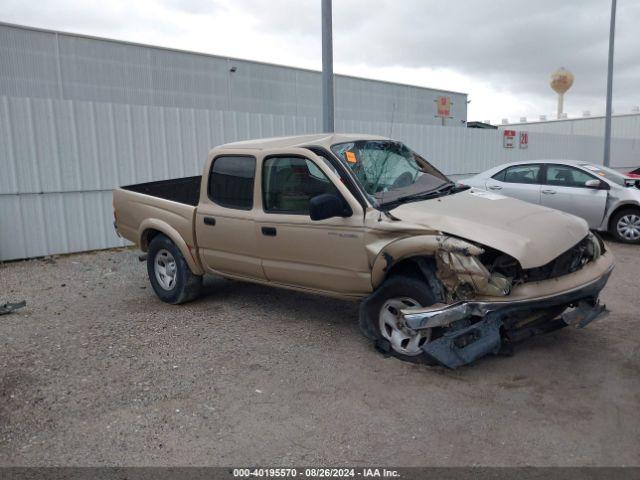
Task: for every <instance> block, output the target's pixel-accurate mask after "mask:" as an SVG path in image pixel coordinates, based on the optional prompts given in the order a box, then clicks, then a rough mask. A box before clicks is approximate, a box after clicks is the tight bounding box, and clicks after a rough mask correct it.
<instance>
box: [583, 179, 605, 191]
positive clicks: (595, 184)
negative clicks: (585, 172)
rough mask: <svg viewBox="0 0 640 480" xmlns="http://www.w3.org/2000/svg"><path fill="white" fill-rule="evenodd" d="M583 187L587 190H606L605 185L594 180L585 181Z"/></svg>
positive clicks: (600, 181)
mask: <svg viewBox="0 0 640 480" xmlns="http://www.w3.org/2000/svg"><path fill="white" fill-rule="evenodd" d="M584 186H585V187H587V188H595V189H596V190H608V189H607V186H608V185H607V184H605V183H604V182H603V181H602V180H596V179H595V178H594V179H593V180H587V181H586V182H584Z"/></svg>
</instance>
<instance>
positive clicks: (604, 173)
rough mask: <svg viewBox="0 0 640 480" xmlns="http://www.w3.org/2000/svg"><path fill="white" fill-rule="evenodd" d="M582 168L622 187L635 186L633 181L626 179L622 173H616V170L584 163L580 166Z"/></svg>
mask: <svg viewBox="0 0 640 480" xmlns="http://www.w3.org/2000/svg"><path fill="white" fill-rule="evenodd" d="M580 166H581V167H582V168H585V169H587V170H589V171H590V172H591V173H595V174H596V175H598V176H600V177H604V178H606V179H607V180H609V181H611V182H613V183H616V184H618V185H620V186H622V187H625V186H627V185H629V184H630V183H631V184H633V180H631V179H630V178H629V177H626V176H625V175H623V174H622V173H620V172H616V171H615V170H613V169H611V168H607V167H603V166H602V165H592V164H590V163H582V164H580Z"/></svg>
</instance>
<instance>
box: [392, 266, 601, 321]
mask: <svg viewBox="0 0 640 480" xmlns="http://www.w3.org/2000/svg"><path fill="white" fill-rule="evenodd" d="M592 267H594V268H597V269H598V270H600V272H595V273H598V275H597V276H595V277H593V276H592V278H591V279H589V280H587V281H586V282H585V283H580V284H578V285H572V286H570V287H569V288H568V289H566V290H561V291H560V292H558V293H555V294H550V295H541V296H532V297H523V296H517V295H515V296H514V297H515V298H513V299H508V298H503V299H500V300H489V299H478V300H470V301H466V302H457V303H453V304H451V305H442V304H439V305H433V306H431V307H426V308H417V309H406V310H402V316H403V317H404V322H405V324H406V326H407V327H408V328H410V329H412V330H421V329H423V328H434V327H446V326H448V325H450V324H451V323H453V322H455V321H458V320H462V319H464V318H469V317H471V316H478V317H485V316H486V315H488V314H489V313H493V312H500V313H501V314H503V315H502V316H508V315H509V314H510V313H516V312H522V311H527V310H530V311H533V310H537V309H542V308H549V307H555V306H560V305H569V304H575V303H577V302H579V301H580V300H588V299H592V300H594V301H595V300H597V298H598V294H599V293H600V291H601V290H602V289H603V288H604V286H605V285H606V283H607V280H609V276H610V275H611V272H612V270H613V258H612V256H611V254H606V255H603V256H602V257H600V259H598V261H596V262H594V265H593V266H592ZM586 269H587V267H585V270H586ZM576 273H578V272H576ZM580 273H583V272H580ZM571 275H575V274H571ZM568 276H569V275H568ZM583 276H584V275H583ZM559 280H560V281H562V279H558V280H547V281H544V282H538V283H539V284H540V285H542V284H544V285H543V286H542V287H541V291H545V290H547V291H548V290H549V287H552V286H553V284H557V283H558V281H559ZM575 280H577V281H578V282H579V281H580V277H578V276H576V278H575ZM569 281H571V280H569ZM574 283H576V282H574ZM514 293H515V292H514Z"/></svg>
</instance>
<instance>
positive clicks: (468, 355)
mask: <svg viewBox="0 0 640 480" xmlns="http://www.w3.org/2000/svg"><path fill="white" fill-rule="evenodd" d="M589 267H590V268H588V270H589V271H586V272H576V274H577V273H579V275H576V274H570V275H573V277H572V278H569V279H566V278H565V279H562V278H560V279H557V280H548V281H545V282H539V285H537V287H539V288H537V290H538V291H539V292H548V291H549V289H550V288H552V287H553V286H554V285H555V287H556V292H557V293H555V294H547V295H539V296H525V295H523V292H522V291H520V292H514V293H515V295H514V298H510V299H509V300H507V299H501V300H491V299H484V298H482V299H476V300H472V301H467V302H458V303H454V304H452V305H439V306H438V305H435V306H432V307H427V308H420V309H407V310H403V311H402V316H403V318H404V322H405V326H406V328H407V329H409V330H413V331H415V330H420V329H424V328H435V327H444V328H445V331H444V333H443V334H442V336H440V337H439V338H437V339H436V340H434V341H431V342H427V343H425V344H424V346H423V347H422V349H423V350H424V352H425V353H426V354H428V355H429V356H431V357H432V358H434V359H435V360H437V361H438V362H439V363H440V364H442V365H444V366H446V367H448V368H457V367H460V366H462V365H466V364H468V363H471V362H473V361H474V360H477V359H478V358H481V357H483V356H485V355H487V354H489V353H497V352H498V351H499V350H500V348H501V347H502V345H503V336H505V338H506V340H507V341H511V342H512V341H517V340H518V339H522V338H526V337H527V336H530V335H534V334H539V333H546V332H549V331H552V330H555V329H557V328H562V327H566V326H567V325H573V326H575V327H578V328H582V327H585V326H586V325H587V324H588V323H590V322H592V321H594V320H596V319H597V318H602V317H603V316H605V315H606V314H607V313H608V311H607V310H606V307H605V306H604V305H600V304H599V302H598V295H599V294H600V291H601V290H602V289H603V288H604V286H605V285H606V283H607V280H608V279H609V276H610V275H611V272H612V270H613V257H612V255H611V254H609V255H607V256H604V255H603V257H601V258H600V259H598V260H597V261H596V262H593V264H592V265H589ZM583 270H587V267H586V266H585V268H584V269H583ZM570 275H567V277H569V276H570ZM585 277H586V278H588V280H587V281H584V280H585ZM560 282H561V283H562V285H564V286H569V288H565V289H563V290H561V291H559V292H558V288H557V287H558V283H560ZM542 284H544V285H542ZM525 285H526V284H525ZM531 287H532V286H531V285H528V286H527V287H526V289H522V290H525V292H531V290H532V289H531ZM562 306H566V307H569V306H574V307H575V308H574V309H573V310H571V311H569V312H566V313H564V315H562V318H559V319H551V320H549V319H546V320H545V319H544V318H543V319H542V321H541V323H540V322H535V321H534V322H532V323H530V324H527V325H526V327H524V328H520V329H518V328H517V326H516V325H514V320H510V319H513V318H516V319H517V318H518V316H520V315H522V314H527V313H535V312H536V311H540V312H544V311H545V310H547V311H548V309H553V308H554V307H560V308H561V307H562ZM472 317H475V319H474V318H472ZM477 317H480V320H477ZM476 320H477V321H476ZM454 322H458V323H454Z"/></svg>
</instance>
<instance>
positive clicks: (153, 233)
mask: <svg viewBox="0 0 640 480" xmlns="http://www.w3.org/2000/svg"><path fill="white" fill-rule="evenodd" d="M161 233H162V232H161V231H160V230H156V229H155V228H147V229H146V230H145V231H144V232H142V236H141V237H140V249H141V250H142V251H143V252H146V251H147V250H148V249H149V244H150V243H151V240H153V239H154V238H155V237H157V236H158V235H160V234H161Z"/></svg>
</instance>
